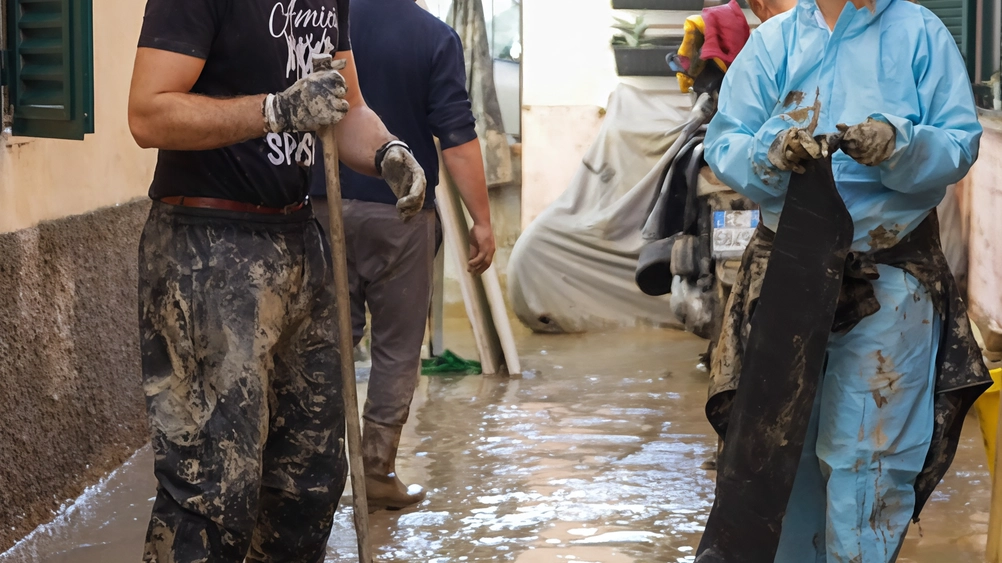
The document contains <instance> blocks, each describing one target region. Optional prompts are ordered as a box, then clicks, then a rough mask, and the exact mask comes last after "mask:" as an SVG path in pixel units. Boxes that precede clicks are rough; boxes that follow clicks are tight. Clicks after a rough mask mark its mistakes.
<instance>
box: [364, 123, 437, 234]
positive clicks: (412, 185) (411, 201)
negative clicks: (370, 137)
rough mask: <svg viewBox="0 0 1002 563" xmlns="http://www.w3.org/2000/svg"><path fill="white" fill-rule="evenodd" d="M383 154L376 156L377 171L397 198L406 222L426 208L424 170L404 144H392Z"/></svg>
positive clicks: (401, 214) (397, 142)
mask: <svg viewBox="0 0 1002 563" xmlns="http://www.w3.org/2000/svg"><path fill="white" fill-rule="evenodd" d="M381 152H382V154H378V153H377V156H376V169H377V170H379V172H380V173H381V174H382V177H383V180H386V183H387V184H389V186H390V189H391V190H393V194H394V195H396V196H397V211H398V212H399V213H400V217H401V218H402V219H404V220H405V221H406V220H407V219H410V218H411V217H413V216H414V215H417V213H418V212H419V211H421V208H422V207H423V206H424V190H425V186H426V184H427V181H426V180H425V177H424V170H423V169H422V168H421V165H420V164H418V161H417V159H416V158H414V155H413V154H411V151H410V150H408V149H407V145H405V144H404V143H401V142H399V141H396V142H393V143H390V144H389V147H388V148H386V150H385V152H383V151H381Z"/></svg>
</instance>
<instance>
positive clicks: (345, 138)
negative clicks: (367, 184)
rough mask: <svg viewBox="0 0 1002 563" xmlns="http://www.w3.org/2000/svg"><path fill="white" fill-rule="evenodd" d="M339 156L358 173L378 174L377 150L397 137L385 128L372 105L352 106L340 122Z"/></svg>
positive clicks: (338, 126)
mask: <svg viewBox="0 0 1002 563" xmlns="http://www.w3.org/2000/svg"><path fill="white" fill-rule="evenodd" d="M335 134H336V135H337V145H338V156H339V157H340V159H341V162H343V163H344V164H345V166H347V167H348V168H351V169H352V170H354V171H355V172H358V173H359V174H365V175H367V176H376V177H378V176H379V173H378V172H376V151H377V150H379V147H382V146H383V145H385V144H386V143H388V142H390V141H394V140H396V137H394V136H393V135H391V134H390V132H389V131H387V130H386V126H385V125H383V121H382V120H381V119H379V116H378V115H376V112H374V111H372V109H370V108H369V106H366V105H361V106H352V108H351V109H350V110H348V114H347V115H345V116H344V119H342V120H341V122H340V123H338V124H337V128H336V129H335Z"/></svg>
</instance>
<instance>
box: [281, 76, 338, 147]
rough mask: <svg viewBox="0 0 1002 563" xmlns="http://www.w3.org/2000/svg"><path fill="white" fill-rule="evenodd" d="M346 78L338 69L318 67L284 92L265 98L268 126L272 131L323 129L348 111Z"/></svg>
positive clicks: (286, 131)
mask: <svg viewBox="0 0 1002 563" xmlns="http://www.w3.org/2000/svg"><path fill="white" fill-rule="evenodd" d="M346 91H347V87H346V86H345V81H344V77H343V76H341V73H340V72H338V71H336V70H317V71H315V72H313V73H312V74H310V75H309V76H307V77H305V78H301V79H300V80H298V81H297V82H296V83H295V84H293V85H292V86H290V87H289V89H288V90H286V91H284V92H282V93H280V94H269V95H268V97H267V98H265V100H264V121H265V129H267V130H268V131H269V132H271V133H292V132H296V131H319V130H320V129H322V128H323V127H326V126H328V125H334V124H336V123H337V122H338V121H341V118H343V117H344V116H345V114H346V113H348V102H347V101H345V99H344V95H345V92H346Z"/></svg>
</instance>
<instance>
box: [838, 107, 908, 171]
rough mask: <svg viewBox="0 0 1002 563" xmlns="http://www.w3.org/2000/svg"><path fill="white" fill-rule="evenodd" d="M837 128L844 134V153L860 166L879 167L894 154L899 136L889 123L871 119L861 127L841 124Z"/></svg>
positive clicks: (842, 147) (861, 124) (842, 145)
mask: <svg viewBox="0 0 1002 563" xmlns="http://www.w3.org/2000/svg"><path fill="white" fill-rule="evenodd" d="M837 127H838V130H839V131H840V132H841V133H842V142H841V144H840V145H839V147H840V148H841V149H842V152H844V153H845V154H847V155H849V156H850V157H852V159H853V160H855V161H856V162H858V163H860V164H863V165H865V166H877V165H878V164H880V163H882V162H884V161H886V160H887V159H889V158H891V156H892V155H893V154H894V148H895V145H896V144H897V135H898V134H897V131H895V129H894V126H893V125H891V124H889V123H884V122H883V121H879V120H876V119H873V118H872V117H871V118H869V119H867V120H866V122H865V123H860V124H859V125H853V126H851V127H850V126H848V125H845V124H844V123H840V124H839V125H837Z"/></svg>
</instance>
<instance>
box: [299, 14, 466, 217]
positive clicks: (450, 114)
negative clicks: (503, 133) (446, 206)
mask: <svg viewBox="0 0 1002 563" xmlns="http://www.w3.org/2000/svg"><path fill="white" fill-rule="evenodd" d="M350 29H351V45H352V51H353V52H354V54H355V64H356V66H357V67H358V82H359V86H360V87H361V89H362V96H363V97H364V98H365V102H366V104H367V105H368V106H369V107H370V108H372V110H373V111H375V112H376V114H377V115H379V117H380V118H381V119H382V120H383V123H384V124H385V125H386V128H387V129H388V130H389V131H390V133H392V134H394V135H396V136H397V137H399V138H400V139H401V140H403V141H404V142H406V143H407V144H408V145H409V146H410V147H411V150H413V151H414V156H415V157H416V158H417V160H418V162H419V163H420V164H421V167H422V168H424V171H425V175H426V176H427V178H428V191H427V195H426V197H425V208H433V207H434V205H435V187H436V186H437V185H438V154H437V153H436V150H435V141H434V137H438V138H439V141H440V142H441V145H442V148H443V149H448V148H452V147H456V146H459V145H462V144H464V143H467V142H470V141H472V140H474V139H476V138H477V133H476V131H475V130H474V125H475V119H474V117H473V111H472V109H471V105H470V99H469V94H468V93H467V91H466V63H465V61H464V59H463V45H462V42H461V41H460V40H459V36H458V35H457V34H456V32H455V30H453V29H452V28H451V27H449V26H448V25H446V24H445V23H444V22H442V21H441V20H439V19H438V18H436V17H435V16H433V15H432V14H430V13H428V12H427V11H425V10H424V9H423V8H421V7H420V6H418V5H417V3H416V2H414V0H351V12H350ZM317 154H318V155H319V154H321V153H320V149H318V151H317ZM316 166H317V168H318V170H314V173H313V189H312V190H311V192H310V193H311V194H313V195H315V196H322V195H324V194H325V193H326V188H325V183H324V182H325V180H324V173H323V159H322V158H318V159H317V163H316ZM341 195H342V197H343V198H345V199H357V200H362V201H373V202H378V203H387V204H395V203H396V201H397V198H396V196H394V195H393V192H392V191H391V190H390V187H389V186H388V185H387V184H386V182H384V181H383V180H381V179H379V178H372V177H370V176H365V175H362V174H358V173H356V172H354V171H353V170H350V169H349V168H348V167H346V166H343V165H342V166H341Z"/></svg>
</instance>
